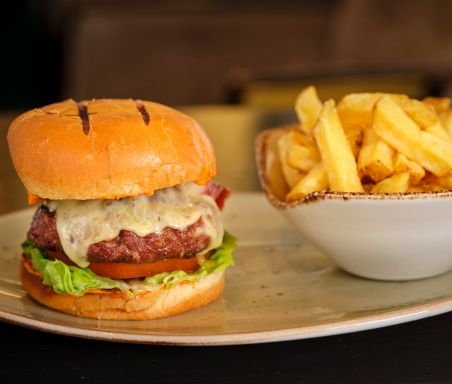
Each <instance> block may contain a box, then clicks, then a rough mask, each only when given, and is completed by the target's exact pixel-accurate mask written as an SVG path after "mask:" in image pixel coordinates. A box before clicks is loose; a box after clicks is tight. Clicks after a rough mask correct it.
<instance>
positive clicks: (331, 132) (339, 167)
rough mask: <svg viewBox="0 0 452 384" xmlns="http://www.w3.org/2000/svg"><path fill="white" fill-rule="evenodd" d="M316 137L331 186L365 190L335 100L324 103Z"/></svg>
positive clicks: (315, 132) (343, 190)
mask: <svg viewBox="0 0 452 384" xmlns="http://www.w3.org/2000/svg"><path fill="white" fill-rule="evenodd" d="M314 137H315V140H316V142H317V145H318V147H319V150H320V155H321V157H322V161H323V163H324V164H325V166H326V170H327V174H328V181H329V184H330V188H331V189H332V190H333V191H338V192H363V187H362V185H361V181H360V179H359V176H358V167H357V166H356V160H355V157H354V156H353V153H352V150H351V148H350V145H349V144H348V141H347V138H346V136H345V133H344V130H343V128H342V124H341V122H340V120H339V116H338V115H337V112H336V108H335V106H334V101H333V100H328V101H327V102H325V104H324V105H323V108H322V111H321V113H320V117H319V121H318V123H317V125H316V126H315V127H314Z"/></svg>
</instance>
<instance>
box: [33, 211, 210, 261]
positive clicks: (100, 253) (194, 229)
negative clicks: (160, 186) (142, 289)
mask: <svg viewBox="0 0 452 384" xmlns="http://www.w3.org/2000/svg"><path fill="white" fill-rule="evenodd" d="M203 226H204V223H203V221H202V218H200V219H199V220H198V221H197V222H196V223H194V224H192V225H190V226H188V227H187V228H185V229H183V230H177V229H174V228H170V227H166V228H164V229H163V230H162V231H160V232H159V233H150V234H148V235H146V236H144V237H140V236H138V235H136V234H135V233H133V232H131V231H126V230H122V231H120V232H119V235H118V236H116V237H115V238H114V239H111V240H104V241H100V242H98V243H95V244H91V245H90V247H89V248H88V260H89V261H90V262H99V263H115V262H116V263H119V262H121V263H151V262H155V261H159V260H163V259H174V258H189V257H193V256H195V255H196V254H198V253H199V252H201V251H203V250H204V249H206V248H207V247H208V245H209V242H210V239H209V237H208V236H207V235H206V234H204V233H203V232H204V231H202V228H203ZM27 238H28V240H31V241H33V242H34V243H35V244H36V245H37V246H38V247H39V248H41V249H45V250H49V251H59V252H63V248H62V246H61V242H60V238H59V236H58V232H57V229H56V214H55V212H50V211H49V209H48V208H47V207H46V206H44V205H42V206H40V207H39V208H38V209H37V211H36V212H35V214H34V217H33V221H32V223H31V227H30V229H29V231H28V234H27Z"/></svg>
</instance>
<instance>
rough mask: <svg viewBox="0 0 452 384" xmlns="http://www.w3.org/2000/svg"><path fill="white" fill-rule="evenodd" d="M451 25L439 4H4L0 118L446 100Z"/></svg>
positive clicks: (31, 0) (207, 0)
mask: <svg viewBox="0 0 452 384" xmlns="http://www.w3.org/2000/svg"><path fill="white" fill-rule="evenodd" d="M451 14H452V1H448V0H432V1H424V0H411V1H409V0H399V1H393V0H380V1H377V0H375V1H360V0H319V1H311V2H309V1H289V0H279V1H269V0H261V1H257V0H253V1H226V0H224V1H223V0H197V1H193V0H192V1H177V0H169V1H145V0H129V1H125V0H122V1H121V0H28V1H27V0H17V1H8V2H4V3H3V4H2V11H1V18H2V22H1V27H0V28H1V29H2V31H1V36H2V37H1V41H2V43H3V44H2V48H3V49H2V53H3V54H2V60H1V64H0V65H1V68H0V69H1V71H0V73H1V87H0V109H23V108H30V107H34V106H39V105H43V104H47V103H50V102H54V101H57V100H60V99H62V98H67V97H73V98H74V99H84V98H94V97H95V98H99V97H134V98H143V99H151V100H158V101H160V102H163V103H168V104H174V105H188V104H206V103H207V104H209V103H210V104H211V103H245V104H252V105H256V104H257V105H260V106H264V107H267V106H268V105H269V104H270V106H271V105H272V104H273V105H277V106H283V107H285V106H289V105H291V104H292V103H293V97H294V95H295V94H296V91H298V90H299V89H300V87H301V86H302V85H305V84H307V83H314V84H316V85H318V86H319V89H320V95H321V97H322V98H325V97H329V96H334V97H338V96H340V95H342V94H344V93H347V92H350V91H353V90H356V89H357V90H363V89H365V90H368V91H372V90H383V91H384V90H390V91H401V92H406V93H408V94H410V95H411V96H417V97H422V96H424V95H426V94H427V93H428V94H434V95H438V94H448V95H451V94H452V82H451V76H452V73H451V68H452V66H451V64H452V23H451V22H450V15H451ZM268 94H270V97H267V96H268Z"/></svg>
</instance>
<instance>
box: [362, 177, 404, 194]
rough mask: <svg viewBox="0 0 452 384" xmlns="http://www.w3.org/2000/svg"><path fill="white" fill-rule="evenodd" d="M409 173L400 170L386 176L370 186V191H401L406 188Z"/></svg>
mask: <svg viewBox="0 0 452 384" xmlns="http://www.w3.org/2000/svg"><path fill="white" fill-rule="evenodd" d="M409 180H410V174H409V173H408V172H402V173H398V174H395V175H392V176H391V177H388V178H386V179H384V180H382V181H380V182H379V183H378V184H375V186H374V187H373V188H372V191H371V192H372V193H403V192H406V191H407V190H408V187H409V183H408V181H409Z"/></svg>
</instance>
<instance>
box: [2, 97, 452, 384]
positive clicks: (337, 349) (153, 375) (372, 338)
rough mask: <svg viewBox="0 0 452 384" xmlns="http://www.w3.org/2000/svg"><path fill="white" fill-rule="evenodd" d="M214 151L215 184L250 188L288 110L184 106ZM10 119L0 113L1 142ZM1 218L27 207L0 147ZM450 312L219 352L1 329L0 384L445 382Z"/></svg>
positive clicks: (451, 358)
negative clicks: (264, 139)
mask: <svg viewBox="0 0 452 384" xmlns="http://www.w3.org/2000/svg"><path fill="white" fill-rule="evenodd" d="M183 109H184V110H185V111H186V112H187V113H189V114H191V115H192V116H194V117H195V118H196V119H197V120H198V121H199V122H200V123H201V124H202V125H203V126H204V127H205V129H206V131H207V132H208V134H209V135H210V136H211V138H212V141H213V143H214V145H215V147H216V148H217V156H218V162H219V166H220V170H221V174H220V176H219V178H218V179H219V180H220V181H221V182H223V183H225V184H227V185H228V186H230V187H232V189H234V190H257V189H258V188H259V186H258V183H257V177H256V174H255V167H254V160H253V152H252V147H253V140H254V137H255V135H256V134H257V133H258V132H259V131H260V130H262V129H264V128H269V127H271V126H274V125H278V124H282V123H285V122H288V121H291V119H293V115H292V114H291V113H290V112H278V111H273V112H270V111H259V110H254V109H253V110H252V109H248V108H245V107H229V106H205V107H202V106H201V107H186V108H183ZM12 116H13V114H5V113H4V114H3V115H0V130H1V132H2V135H3V137H5V135H6V130H7V126H8V123H9V121H11V118H12ZM0 177H1V183H0V213H6V212H11V211H14V210H17V209H21V208H24V207H26V195H25V192H24V190H23V187H22V185H21V184H20V181H19V180H18V179H17V177H16V175H15V172H14V170H13V167H12V164H11V161H10V159H9V155H8V151H7V146H6V142H5V141H4V140H1V141H0ZM451 324H452V312H449V313H446V314H443V315H440V316H435V317H432V318H427V319H423V320H418V321H415V322H411V323H406V324H401V325H396V326H391V327H386V328H380V329H375V330H370V331H363V332H358V333H351V334H344V335H339V336H329V337H323V338H317V339H307V340H300V341H290V342H279V343H266V344H255V345H242V346H222V347H174V346H159V345H137V344H120V343H112V342H104V341H96V340H86V339H78V338H73V337H68V336H61V335H55V334H49V333H44V332H41V331H37V330H32V329H26V328H22V327H20V326H16V325H13V324H7V323H0V340H1V342H2V348H1V353H0V381H1V382H4V383H8V382H12V381H13V380H15V381H16V380H17V381H18V382H22V379H23V380H26V379H31V380H33V379H34V380H36V379H37V378H38V380H39V381H40V382H46V383H51V382H59V383H60V382H63V381H64V382H65V383H71V382H81V381H82V382H87V383H88V382H93V383H104V382H105V383H112V382H122V383H135V382H138V381H143V380H150V381H153V382H157V383H174V382H196V383H211V382H213V381H215V382H219V383H229V382H240V383H242V382H243V383H255V382H264V383H267V382H275V383H276V382H277V383H281V382H290V383H309V382H321V383H327V382H335V383H340V382H347V383H348V382H366V383H370V382H385V383H386V382H390V383H392V382H394V383H400V382H404V383H424V382H428V383H450V382H452V364H451V363H452V327H451Z"/></svg>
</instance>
